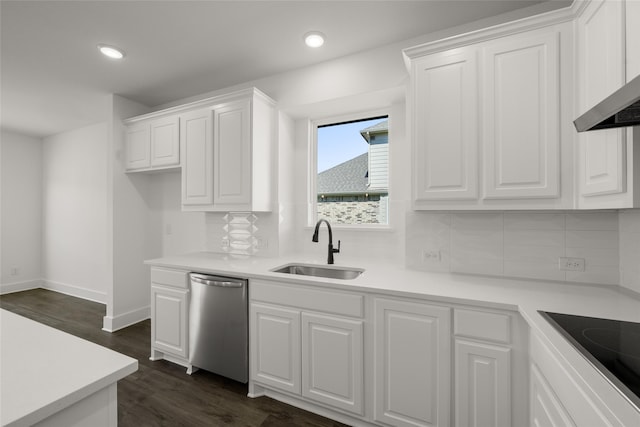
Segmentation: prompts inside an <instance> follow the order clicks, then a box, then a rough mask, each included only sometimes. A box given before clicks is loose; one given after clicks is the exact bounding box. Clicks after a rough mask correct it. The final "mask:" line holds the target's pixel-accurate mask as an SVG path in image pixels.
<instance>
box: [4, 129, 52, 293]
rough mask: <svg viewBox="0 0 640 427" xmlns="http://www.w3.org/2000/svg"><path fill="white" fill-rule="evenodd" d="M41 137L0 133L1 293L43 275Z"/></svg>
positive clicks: (33, 283)
mask: <svg viewBox="0 0 640 427" xmlns="http://www.w3.org/2000/svg"><path fill="white" fill-rule="evenodd" d="M41 248H42V141H41V140H40V139H37V138H33V137H28V136H23V135H19V134H16V133H11V132H6V131H2V134H1V136H0V293H4V292H11V291H16V290H24V289H30V288H34V287H38V286H39V285H40V279H41V278H42V271H41V264H42V261H41V255H42V251H41Z"/></svg>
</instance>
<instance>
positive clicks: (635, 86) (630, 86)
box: [573, 75, 640, 132]
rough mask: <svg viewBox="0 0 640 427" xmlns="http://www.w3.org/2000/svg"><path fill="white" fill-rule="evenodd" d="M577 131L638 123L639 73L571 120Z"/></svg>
mask: <svg viewBox="0 0 640 427" xmlns="http://www.w3.org/2000/svg"><path fill="white" fill-rule="evenodd" d="M573 124H574V125H575V126H576V129H577V130H578V132H584V131H588V130H597V129H609V128H619V127H626V126H637V125H640V75H639V76H637V77H636V78H634V79H633V80H631V81H630V82H629V83H627V84H626V85H624V86H622V87H621V88H620V89H618V90H617V91H615V92H614V93H613V94H611V95H609V96H608V97H606V98H605V99H604V100H603V101H602V102H600V103H599V104H598V105H596V106H595V107H593V108H591V109H590V110H589V111H587V112H586V113H584V114H583V115H581V116H580V117H578V118H577V119H575V120H574V121H573Z"/></svg>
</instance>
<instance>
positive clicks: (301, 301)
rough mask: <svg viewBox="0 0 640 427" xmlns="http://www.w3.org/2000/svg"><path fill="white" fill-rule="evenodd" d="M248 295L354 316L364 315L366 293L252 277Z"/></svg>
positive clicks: (298, 306) (268, 300)
mask: <svg viewBox="0 0 640 427" xmlns="http://www.w3.org/2000/svg"><path fill="white" fill-rule="evenodd" d="M249 297H250V298H251V300H252V301H263V302H269V303H273V304H278V305H288V306H292V307H296V308H298V309H301V310H312V311H322V312H325V313H333V314H339V315H343V316H351V317H363V316H364V296H362V295H357V294H353V293H348V292H340V291H334V290H324V289H311V288H309V287H306V286H304V285H298V284H291V285H286V284H280V283H276V282H269V281H263V280H250V281H249Z"/></svg>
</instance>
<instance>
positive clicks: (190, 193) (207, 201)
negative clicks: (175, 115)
mask: <svg viewBox="0 0 640 427" xmlns="http://www.w3.org/2000/svg"><path fill="white" fill-rule="evenodd" d="M211 116H212V113H211V110H199V111H193V112H189V113H185V114H183V115H181V116H180V144H181V145H182V150H181V151H182V154H183V156H184V158H183V165H182V166H183V167H182V204H183V205H186V206H188V205H211V204H212V203H213V138H212V131H211V127H212V126H211V125H212V117H211Z"/></svg>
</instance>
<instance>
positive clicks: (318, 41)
mask: <svg viewBox="0 0 640 427" xmlns="http://www.w3.org/2000/svg"><path fill="white" fill-rule="evenodd" d="M304 42H305V44H306V45H307V46H309V47H320V46H322V45H323V44H324V34H322V33H321V32H320V31H311V32H308V33H307V34H305V35H304Z"/></svg>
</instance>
